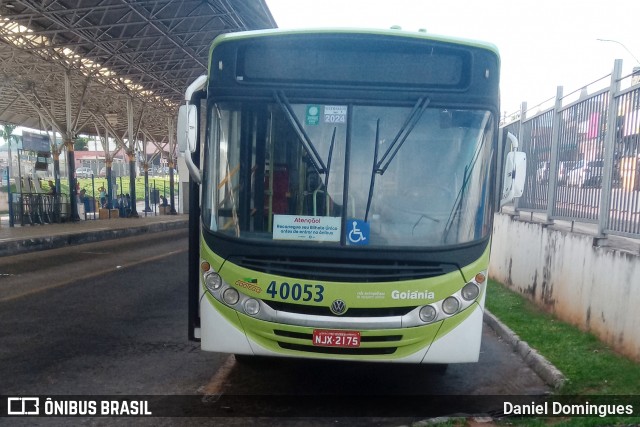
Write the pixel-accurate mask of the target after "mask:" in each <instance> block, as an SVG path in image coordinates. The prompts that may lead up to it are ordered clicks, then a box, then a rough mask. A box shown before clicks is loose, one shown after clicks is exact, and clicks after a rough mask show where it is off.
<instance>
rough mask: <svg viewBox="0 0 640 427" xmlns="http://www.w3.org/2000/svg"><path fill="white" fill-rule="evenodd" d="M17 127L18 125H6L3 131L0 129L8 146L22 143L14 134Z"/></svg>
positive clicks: (0, 135) (0, 133) (3, 126)
mask: <svg viewBox="0 0 640 427" xmlns="http://www.w3.org/2000/svg"><path fill="white" fill-rule="evenodd" d="M16 127H17V126H16V125H10V124H8V123H4V124H3V125H2V129H0V137H2V138H4V140H5V141H6V142H7V144H10V143H11V142H13V143H14V144H15V143H18V142H19V141H20V138H19V137H18V135H14V134H13V131H14V130H15V129H16Z"/></svg>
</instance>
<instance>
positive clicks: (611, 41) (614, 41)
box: [596, 39, 640, 65]
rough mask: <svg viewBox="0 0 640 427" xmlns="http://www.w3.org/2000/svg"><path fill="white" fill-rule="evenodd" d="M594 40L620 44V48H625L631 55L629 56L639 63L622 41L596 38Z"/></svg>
mask: <svg viewBox="0 0 640 427" xmlns="http://www.w3.org/2000/svg"><path fill="white" fill-rule="evenodd" d="M596 40H598V41H599V42H609V43H615V44H618V45H620V46H622V48H623V49H624V50H626V51H627V52H628V53H629V55H631V57H632V58H633V59H634V60H635V61H636V62H637V63H638V65H640V60H639V59H638V58H637V57H636V56H635V55H634V54H633V52H631V51H630V50H629V49H628V48H627V47H626V46H625V45H624V44H623V43H620V42H619V41H618V40H611V39H596Z"/></svg>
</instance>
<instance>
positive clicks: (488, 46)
mask: <svg viewBox="0 0 640 427" xmlns="http://www.w3.org/2000/svg"><path fill="white" fill-rule="evenodd" d="M293 34H307V35H313V34H354V35H355V34H371V35H380V36H389V37H404V38H413V39H423V40H433V41H438V42H445V43H453V44H459V45H463V46H468V47H473V48H478V49H484V50H488V51H490V52H492V53H494V54H495V55H496V57H497V58H498V61H500V53H499V52H498V48H497V47H496V46H495V45H494V44H492V43H488V42H483V41H479V40H471V39H465V38H459V37H450V36H443V35H437V34H430V33H427V32H422V31H405V30H401V29H388V30H387V29H373V28H305V29H279V28H276V29H266V30H255V31H242V32H236V33H225V34H221V35H219V36H218V37H216V38H215V39H214V40H213V42H212V43H211V49H210V51H209V59H211V52H212V51H213V49H214V48H215V47H216V46H218V45H219V44H222V43H225V42H230V41H235V40H243V39H248V38H259V37H269V36H279V35H293Z"/></svg>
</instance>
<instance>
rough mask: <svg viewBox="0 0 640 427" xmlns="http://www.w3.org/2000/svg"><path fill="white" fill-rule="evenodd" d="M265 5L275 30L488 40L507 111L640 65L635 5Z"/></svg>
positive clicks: (611, 1) (488, 0)
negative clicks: (619, 67)
mask: <svg viewBox="0 0 640 427" xmlns="http://www.w3.org/2000/svg"><path fill="white" fill-rule="evenodd" d="M266 1H267V5H268V6H269V10H270V11H271V14H272V15H273V17H274V19H275V21H276V23H277V24H278V27H279V28H314V27H366V28H390V27H391V26H393V25H400V26H401V27H402V29H403V30H407V31H417V30H419V29H426V30H427V32H429V33H433V34H438V35H444V36H455V37H462V38H467V39H474V40H482V41H486V42H490V43H493V44H494V45H496V46H497V47H498V50H499V52H500V57H501V82H500V90H501V105H502V107H501V109H502V112H503V113H507V114H511V113H514V112H516V111H518V110H519V109H520V105H521V103H522V102H526V103H527V108H528V109H533V108H534V107H536V106H538V105H540V104H541V103H543V102H545V101H548V100H550V99H552V98H554V97H555V94H556V88H557V86H563V90H564V94H565V95H568V94H570V93H572V92H575V91H579V89H580V88H582V87H583V86H586V85H589V84H590V83H593V82H597V83H596V84H594V85H591V86H589V87H588V90H589V91H590V92H592V91H594V90H597V89H599V88H602V87H606V86H608V84H609V80H608V77H607V76H608V75H609V74H611V71H612V70H613V64H614V60H615V59H622V60H623V76H625V75H628V74H630V73H631V72H632V68H633V67H634V66H638V67H640V36H639V34H638V33H639V32H640V31H639V28H640V25H639V24H638V19H639V17H640V1H637V0H607V1H603V0H582V1H576V0H535V1H527V2H524V1H517V0H483V1H481V0H446V1H433V0H387V1H382V0H321V1H318V0H314V1H311V0H266ZM598 39H606V40H613V41H599V40H598ZM605 78H606V79H605ZM576 96H577V95H576ZM542 107H544V106H542Z"/></svg>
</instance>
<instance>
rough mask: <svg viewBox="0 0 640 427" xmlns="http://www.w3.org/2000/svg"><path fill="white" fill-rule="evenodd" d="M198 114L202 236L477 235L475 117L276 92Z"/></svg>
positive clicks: (338, 242)
mask: <svg viewBox="0 0 640 427" xmlns="http://www.w3.org/2000/svg"><path fill="white" fill-rule="evenodd" d="M209 114H210V115H211V123H212V126H211V128H210V131H209V141H208V144H207V149H206V151H205V168H204V171H205V176H204V186H203V204H202V212H203V224H204V226H205V227H206V228H208V229H209V230H210V231H212V232H216V233H223V234H226V235H228V236H230V237H233V238H238V239H268V240H271V241H273V242H274V243H280V244H282V243H287V242H289V243H291V242H292V241H293V242H297V243H302V242H308V244H316V245H317V244H323V245H335V246H351V245H358V246H361V245H367V246H369V247H436V246H442V245H456V244H462V243H466V242H471V241H475V240H479V239H482V238H485V237H487V235H488V233H489V230H490V228H489V227H490V221H491V214H492V203H491V198H492V197H493V195H492V194H491V193H492V192H491V191H490V190H489V188H490V185H491V174H492V171H491V170H490V165H491V157H492V144H491V141H492V138H493V132H494V126H495V123H494V118H493V117H492V114H491V113H490V112H489V111H487V110H478V109H473V110H472V109H468V110H465V109H459V108H458V109H445V108H442V107H434V106H431V105H430V104H429V100H428V99H425V98H421V99H419V100H418V101H417V102H416V103H415V105H413V106H389V105H372V104H367V105H342V104H334V103H330V102H329V103H305V102H300V100H296V101H294V102H291V103H290V102H289V101H288V100H287V99H286V97H284V95H282V96H275V99H274V100H273V101H272V102H264V103H256V102H251V103H248V102H237V103H235V102H217V103H212V104H211V105H210V108H209ZM354 232H357V233H358V234H357V235H354V234H353V233H354ZM354 236H356V237H357V238H354Z"/></svg>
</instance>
